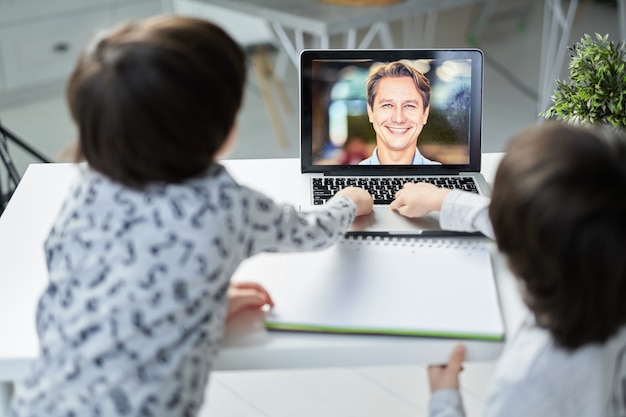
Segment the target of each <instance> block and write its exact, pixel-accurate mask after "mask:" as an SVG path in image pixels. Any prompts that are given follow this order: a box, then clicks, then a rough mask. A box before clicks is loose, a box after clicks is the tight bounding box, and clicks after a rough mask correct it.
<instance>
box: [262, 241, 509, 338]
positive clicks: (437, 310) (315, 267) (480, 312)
mask: <svg viewBox="0 0 626 417" xmlns="http://www.w3.org/2000/svg"><path fill="white" fill-rule="evenodd" d="M270 293H271V295H272V298H273V300H274V302H275V306H274V308H273V309H272V311H270V313H269V314H268V315H267V317H266V326H267V327H268V328H270V329H282V330H299V331H314V332H331V333H365V334H396V335H408V336H432V337H451V338H462V339H465V338H467V339H482V340H503V339H504V323H503V319H502V314H501V311H500V305H499V301H498V294H497V289H496V285H495V280H494V275H493V269H492V265H491V256H490V252H489V246H488V244H487V243H485V242H477V241H475V240H463V239H425V240H352V239H345V240H343V241H341V242H340V243H338V244H336V245H334V246H332V247H331V248H328V249H325V250H322V251H319V252H309V253H294V254H285V255H284V256H283V257H282V260H281V266H280V270H279V275H278V277H277V279H276V280H275V281H274V282H273V284H272V287H271V288H270Z"/></svg>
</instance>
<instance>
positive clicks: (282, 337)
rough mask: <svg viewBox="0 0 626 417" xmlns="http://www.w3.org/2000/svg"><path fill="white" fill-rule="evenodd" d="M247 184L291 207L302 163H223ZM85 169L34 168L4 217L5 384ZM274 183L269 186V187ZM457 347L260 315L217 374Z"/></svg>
mask: <svg viewBox="0 0 626 417" xmlns="http://www.w3.org/2000/svg"><path fill="white" fill-rule="evenodd" d="M500 157H501V154H485V155H484V157H483V167H484V168H483V174H484V175H485V177H486V178H487V181H491V180H492V179H493V175H494V172H495V169H496V166H497V164H498V162H499V160H500ZM224 164H225V165H226V166H227V168H228V169H229V171H230V172H231V173H232V175H233V176H234V177H235V178H236V179H237V180H238V181H239V182H241V183H243V184H246V185H249V186H252V187H255V188H257V189H259V190H260V191H263V192H265V193H267V194H268V195H270V196H272V197H274V198H275V199H276V200H278V201H287V202H290V201H291V200H292V198H291V197H290V195H295V194H294V193H290V192H289V191H290V190H293V189H295V186H296V185H297V184H298V182H299V181H298V174H299V160H298V159H258V160H229V161H224ZM78 170H79V168H78V167H76V166H75V165H72V164H33V165H31V166H29V168H28V169H27V171H26V173H25V175H24V177H23V179H22V181H21V182H20V185H19V187H18V188H17V190H16V192H15V194H14V196H13V198H12V199H11V202H10V203H9V205H8V207H7V208H6V210H5V212H4V213H3V215H2V217H0V268H1V271H2V272H1V275H0V317H2V319H0V335H2V343H0V381H11V380H15V379H19V378H21V377H22V376H24V375H25V374H26V372H27V367H28V364H29V363H30V362H32V361H33V360H34V359H35V358H36V357H37V355H38V350H39V345H38V341H37V336H36V329H35V308H36V304H37V300H38V298H39V296H40V294H41V292H42V291H43V290H44V288H45V286H46V282H47V274H46V267H45V258H44V253H43V241H44V239H45V237H46V235H47V233H48V231H49V228H50V225H51V224H52V221H53V219H54V217H55V216H56V213H57V212H58V210H59V208H60V206H61V204H62V202H63V200H64V197H65V195H66V193H67V191H68V189H69V187H70V184H71V182H72V181H73V179H75V178H76V177H77V175H78ZM268 179H271V181H268ZM276 256H279V255H269V254H268V255H260V256H257V257H255V258H252V259H250V260H248V261H246V262H245V263H244V264H243V265H242V266H241V268H240V269H239V270H238V271H237V273H236V274H235V277H234V279H254V280H259V281H261V282H263V279H269V278H271V276H272V275H274V272H275V269H274V268H276V265H277V263H276V258H275V257H276ZM494 266H495V271H496V279H497V284H498V291H499V293H500V298H501V303H502V307H503V315H504V319H505V323H506V326H507V333H508V332H510V331H511V329H512V328H513V327H515V326H516V325H517V324H518V323H519V322H520V320H521V319H522V317H523V314H524V310H523V307H522V304H521V301H520V299H519V296H518V295H517V291H516V287H515V282H514V280H513V278H512V277H511V275H510V273H508V271H507V270H506V268H505V267H504V265H503V263H502V260H501V259H500V257H499V256H495V257H494ZM455 343H456V341H454V340H445V339H429V338H414V337H397V336H362V335H326V334H311V333H291V332H278V331H268V330H266V329H265V328H264V326H263V317H262V315H261V314H260V313H254V312H251V313H245V314H244V315H242V316H240V317H238V318H237V319H235V320H233V321H232V322H230V323H229V324H228V326H227V333H226V337H225V340H224V346H223V347H224V348H223V350H222V351H221V353H220V354H219V355H218V358H217V362H216V364H215V369H218V370H226V369H262V368H303V367H324V366H366V365H379V364H380V365H382V364H425V363H431V362H433V361H440V360H442V358H443V357H445V355H446V354H447V352H448V351H449V349H450V347H451V346H452V345H453V344H455ZM464 343H466V345H467V346H468V359H469V360H491V359H494V358H495V357H496V356H497V355H498V354H499V352H500V351H501V348H502V343H498V342H481V341H465V342H464Z"/></svg>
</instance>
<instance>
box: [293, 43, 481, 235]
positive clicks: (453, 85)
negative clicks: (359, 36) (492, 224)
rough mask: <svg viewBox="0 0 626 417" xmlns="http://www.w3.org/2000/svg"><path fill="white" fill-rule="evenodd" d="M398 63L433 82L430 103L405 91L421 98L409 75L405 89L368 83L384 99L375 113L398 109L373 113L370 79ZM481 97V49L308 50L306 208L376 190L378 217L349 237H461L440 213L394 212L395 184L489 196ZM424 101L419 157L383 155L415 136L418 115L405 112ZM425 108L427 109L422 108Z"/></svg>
mask: <svg viewBox="0 0 626 417" xmlns="http://www.w3.org/2000/svg"><path fill="white" fill-rule="evenodd" d="M396 61H398V62H401V63H402V64H403V65H409V66H412V67H413V68H414V69H416V70H417V71H418V72H419V73H420V74H422V75H423V77H425V78H426V79H427V80H428V84H430V102H429V104H428V105H427V106H424V105H423V104H424V103H419V101H420V100H422V101H425V100H428V99H427V98H420V99H415V100H416V101H418V103H417V105H416V104H415V103H413V104H412V100H413V99H412V98H411V97H413V96H412V95H411V94H408V93H407V94H408V95H406V94H405V93H406V92H408V91H413V92H415V93H417V94H422V93H420V92H419V90H418V89H417V87H416V84H415V83H416V82H417V81H413V79H412V78H408V80H409V81H410V82H411V84H410V85H408V86H407V84H404V87H402V85H401V87H396V90H393V88H392V87H389V85H391V84H390V83H386V82H383V81H379V83H378V84H377V85H376V87H375V88H370V91H373V92H374V93H376V92H380V94H379V95H378V96H377V97H378V98H377V100H378V101H376V102H375V103H374V104H373V105H372V106H370V109H372V110H371V112H372V114H374V112H375V111H378V109H385V110H388V109H389V108H392V109H396V114H395V115H388V116H385V115H384V113H382V112H379V113H375V115H373V116H371V117H370V115H368V100H367V79H368V75H369V74H370V71H373V70H374V69H376V68H380V66H382V65H384V64H386V63H394V62H396ZM404 78H405V80H404V81H405V82H406V81H407V79H406V77H404ZM418 78H419V76H418ZM420 79H421V78H420ZM381 80H384V78H381ZM422 88H423V87H422ZM426 88H427V87H426ZM398 89H399V91H400V93H399V94H400V95H402V97H400V98H397V99H396V98H394V97H395V96H393V94H396V93H393V91H398ZM413 95H415V94H413ZM387 96H390V97H392V99H390V100H389V101H390V103H386V102H385V103H383V102H382V101H381V100H387V98H386V97H387ZM405 96H406V97H405ZM482 96H483V54H482V51H480V50H478V49H398V50H328V49H327V50H304V51H302V53H301V54H300V161H301V172H302V184H301V189H302V195H301V197H300V198H301V204H300V206H301V208H306V207H311V206H317V205H321V204H324V203H325V202H326V201H327V200H328V199H329V198H330V197H332V195H333V194H334V193H335V192H336V191H337V190H339V189H341V188H343V187H345V186H348V185H355V186H361V187H363V188H366V189H367V190H368V191H370V193H371V194H372V196H373V197H374V209H373V211H372V213H371V214H369V215H366V216H361V217H359V218H357V220H356V221H355V222H354V224H353V225H352V227H351V228H350V230H349V231H348V234H349V235H363V236H438V235H450V234H459V232H450V231H445V230H442V229H441V227H440V226H439V220H438V214H437V213H432V214H429V215H427V216H424V217H420V218H416V219H409V218H406V217H404V216H401V215H399V214H398V213H395V212H393V211H391V210H390V209H389V206H388V205H389V203H390V202H391V201H392V200H393V196H394V195H395V192H396V190H398V189H400V188H402V186H403V185H404V183H406V182H408V181H411V182H419V181H427V182H431V183H433V184H435V185H438V186H444V187H448V188H459V189H464V190H467V191H471V192H476V193H478V194H481V195H486V196H488V195H489V193H490V188H489V186H488V184H487V182H486V181H485V179H484V178H483V176H482V175H481V174H480V158H481V131H482ZM422 97H424V96H422ZM405 103H406V104H405ZM420 106H422V113H421V114H419V113H418V115H417V117H418V118H419V117H421V118H422V119H415V120H417V122H416V123H414V125H415V126H418V125H419V126H421V132H419V136H418V139H417V151H415V146H414V145H412V144H410V145H407V147H406V149H412V150H411V151H409V152H410V154H411V157H412V159H411V160H410V161H408V163H407V161H404V162H400V163H398V162H397V160H396V161H395V162H389V161H390V160H389V159H387V160H385V157H386V156H387V155H386V152H385V147H387V146H391V147H393V146H396V145H395V144H393V143H391V144H390V142H393V141H395V140H396V139H397V138H400V136H402V135H404V134H405V132H412V130H411V129H413V128H412V127H411V128H406V130H404V127H405V126H404V124H406V123H408V122H407V119H410V118H411V117H413V116H412V115H411V114H410V113H406V114H405V113H404V110H406V112H409V111H415V107H420ZM426 107H428V114H427V115H425V114H424V113H423V111H424V110H425V109H426ZM374 109H376V110H374ZM381 114H382V116H380V115H381ZM407 114H408V116H407ZM412 114H413V115H415V113H412ZM385 118H386V120H393V122H392V124H394V126H391V127H390V129H391V130H392V133H393V135H392V136H393V137H391V139H389V138H387V137H386V135H387V134H388V133H389V132H390V131H389V130H387V128H386V126H387V125H388V122H385ZM420 120H423V121H422V122H420ZM379 122H380V123H379ZM407 126H408V124H407ZM376 128H378V131H377V130H376ZM377 132H378V133H377ZM395 134H399V135H395ZM409 143H410V142H409ZM401 146H404V145H401ZM387 153H388V152H387Z"/></svg>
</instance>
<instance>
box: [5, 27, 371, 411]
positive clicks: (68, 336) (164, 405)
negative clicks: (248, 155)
mask: <svg viewBox="0 0 626 417" xmlns="http://www.w3.org/2000/svg"><path fill="white" fill-rule="evenodd" d="M245 72H246V69H245V57H244V54H243V52H242V50H241V48H240V47H239V46H238V45H237V44H236V43H235V42H234V41H233V40H232V39H231V38H230V37H229V36H228V35H227V34H226V33H225V32H224V31H222V30H221V29H220V28H218V27H217V26H215V25H213V24H211V23H209V22H207V21H203V20H199V19H192V18H183V17H175V16H160V17H155V18H151V19H148V20H145V21H137V22H132V23H126V24H123V25H120V26H118V27H116V28H114V29H113V30H112V31H110V32H108V33H106V34H104V35H102V36H99V37H97V38H95V39H94V40H93V41H92V43H91V44H90V45H89V46H88V47H87V48H86V49H85V51H84V52H83V54H82V55H81V57H80V59H79V61H78V63H77V65H76V68H75V69H74V71H73V73H72V75H71V77H70V80H69V84H68V88H67V99H68V103H69V107H70V110H71V113H72V117H73V119H74V121H75V122H76V124H77V126H78V131H79V149H78V151H79V152H80V155H79V156H80V157H81V158H82V157H84V159H86V161H87V164H88V165H87V168H86V169H85V170H84V172H83V173H82V176H81V178H80V180H79V181H78V182H77V184H76V185H75V186H74V188H73V190H72V191H71V193H70V195H69V196H68V197H67V200H66V202H65V204H64V206H63V208H62V210H61V212H60V214H59V216H58V218H57V219H56V221H55V223H54V226H53V228H52V230H51V232H50V234H49V236H48V238H47V240H46V242H45V251H46V260H47V266H48V271H49V278H50V283H49V285H48V288H47V290H46V291H45V293H44V294H43V295H42V296H41V299H40V302H39V305H38V310H37V330H38V334H39V338H40V344H41V356H40V358H39V360H38V361H37V363H36V366H35V367H34V369H33V372H32V374H31V375H30V377H29V378H28V379H27V380H25V381H24V382H22V383H20V384H18V385H17V388H16V393H15V398H14V401H13V403H12V413H11V415H13V416H20V417H22V416H23V417H26V416H29V417H35V416H38V417H54V416H59V417H61V416H63V417H69V416H75V417H79V416H80V417H96V416H176V417H182V416H195V415H196V413H197V411H198V409H199V408H200V406H201V404H202V401H203V395H204V392H205V386H206V384H207V382H208V376H209V372H210V370H211V366H212V363H213V360H214V357H215V355H216V353H217V351H218V349H219V344H220V340H221V337H222V334H223V329H224V320H225V316H226V314H227V310H226V309H227V291H228V289H229V281H230V278H231V276H232V274H233V273H234V271H235V269H236V268H237V266H238V265H239V264H240V263H241V262H242V261H243V260H244V259H246V258H248V257H250V256H252V255H254V254H257V253H259V252H264V251H265V252H266V251H305V250H314V249H319V248H323V247H326V246H328V245H331V244H332V243H333V242H335V241H337V240H338V239H340V238H341V237H342V235H343V234H344V232H345V230H346V229H347V227H348V226H349V225H350V224H351V222H352V221H353V220H354V217H355V215H360V214H365V213H368V212H369V211H370V210H371V207H372V199H371V197H370V196H369V194H368V193H367V192H366V191H364V190H362V189H357V188H350V189H346V190H344V191H342V192H340V193H339V195H338V196H337V197H335V198H333V199H331V200H330V201H329V202H328V204H326V205H325V206H324V207H323V208H320V209H319V210H317V211H312V212H307V213H301V212H298V211H296V210H295V209H294V208H292V207H290V206H286V205H279V204H276V203H274V202H273V201H272V200H271V199H269V198H267V197H266V196H264V195H262V194H260V193H259V192H256V191H254V190H252V189H249V188H247V187H243V186H240V185H239V184H237V183H236V182H235V181H234V180H233V179H232V178H231V176H230V175H229V174H228V172H227V171H226V169H224V167H223V166H221V165H220V164H219V163H217V162H216V160H217V158H218V156H220V155H222V154H224V152H226V151H227V150H228V149H229V147H230V146H231V145H232V143H233V141H234V140H235V137H236V128H235V126H236V122H235V118H236V114H237V112H238V111H239V107H240V104H241V100H242V94H243V88H244V79H245ZM294 279H295V278H294ZM232 290H233V293H232V294H233V297H234V300H233V302H232V303H231V308H232V310H233V311H235V310H238V309H241V308H245V307H246V306H247V305H254V306H258V305H261V304H263V303H265V302H268V303H271V299H270V298H269V296H268V295H267V293H266V292H265V290H264V289H263V288H262V287H260V286H255V285H254V284H238V285H237V286H235V287H234V288H232Z"/></svg>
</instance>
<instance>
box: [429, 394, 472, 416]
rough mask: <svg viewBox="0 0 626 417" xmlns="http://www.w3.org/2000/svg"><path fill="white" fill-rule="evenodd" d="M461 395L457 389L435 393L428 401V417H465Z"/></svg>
mask: <svg viewBox="0 0 626 417" xmlns="http://www.w3.org/2000/svg"><path fill="white" fill-rule="evenodd" d="M464 416H465V411H464V410H463V400H462V399H461V393H460V392H459V390H456V389H442V390H438V391H435V392H433V394H432V395H431V396H430V400H429V401H428V417H464Z"/></svg>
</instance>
